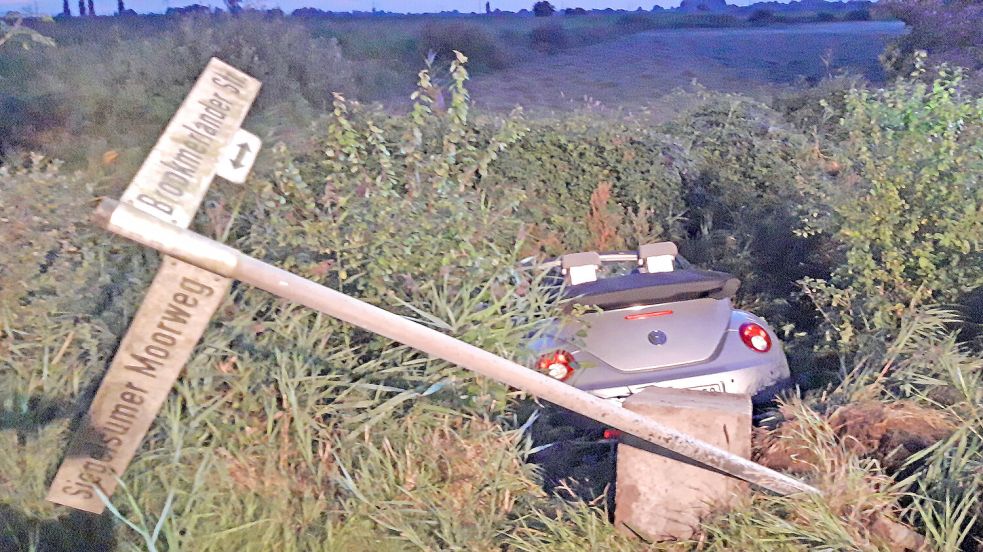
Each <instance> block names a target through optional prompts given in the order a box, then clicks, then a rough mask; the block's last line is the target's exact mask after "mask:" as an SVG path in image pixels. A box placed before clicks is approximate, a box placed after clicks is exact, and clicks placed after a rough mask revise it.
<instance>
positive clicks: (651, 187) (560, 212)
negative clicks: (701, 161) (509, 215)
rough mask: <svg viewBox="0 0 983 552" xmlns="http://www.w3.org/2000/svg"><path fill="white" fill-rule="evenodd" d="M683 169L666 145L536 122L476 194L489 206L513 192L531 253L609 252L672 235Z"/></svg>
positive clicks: (576, 125) (637, 134)
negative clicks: (481, 194)
mask: <svg viewBox="0 0 983 552" xmlns="http://www.w3.org/2000/svg"><path fill="white" fill-rule="evenodd" d="M683 163H684V160H683V154H682V151H681V150H680V147H679V146H678V145H677V144H676V143H674V142H673V141H672V139H670V138H668V137H666V136H664V135H661V134H659V133H657V132H654V131H652V130H651V129H647V128H645V127H643V126H641V125H640V124H639V123H638V122H633V121H631V120H625V121H616V120H612V119H606V118H602V117H598V116H596V115H589V114H586V115H582V116H574V117H567V118H565V119H562V120H540V121H536V122H535V123H534V124H533V125H532V128H531V130H530V132H528V133H527V134H526V135H525V136H524V137H523V138H522V139H521V140H520V141H519V142H518V143H517V144H516V145H515V147H513V148H510V149H509V150H506V151H505V152H503V154H502V155H501V156H500V157H499V159H498V160H496V161H495V162H494V163H493V164H492V168H493V169H494V170H492V171H491V172H490V173H489V175H488V176H487V177H486V178H483V179H482V180H481V186H482V188H483V189H484V190H485V191H486V193H488V194H489V196H490V197H493V198H496V197H503V198H504V197H505V196H508V195H511V194H515V193H516V190H521V192H520V193H521V194H522V199H521V201H520V202H519V204H518V216H519V217H520V218H521V219H522V220H523V221H524V222H525V223H526V225H527V228H526V232H527V233H528V235H529V237H530V239H531V243H530V246H531V250H538V251H542V252H544V253H547V254H560V253H563V252H569V251H584V250H589V249H597V250H610V249H618V248H621V247H633V246H637V245H638V244H640V243H647V242H651V241H657V240H659V239H668V238H669V237H671V236H673V235H675V230H676V228H677V219H678V217H679V215H680V214H681V213H682V210H683V203H682V195H681V194H682V188H681V182H682V175H681V171H683V170H685V169H684V168H683V166H684V165H682V164H683Z"/></svg>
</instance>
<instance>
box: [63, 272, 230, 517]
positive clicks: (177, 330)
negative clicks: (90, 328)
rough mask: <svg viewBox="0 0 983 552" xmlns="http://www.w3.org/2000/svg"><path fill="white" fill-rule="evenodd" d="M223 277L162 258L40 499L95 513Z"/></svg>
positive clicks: (220, 293)
mask: <svg viewBox="0 0 983 552" xmlns="http://www.w3.org/2000/svg"><path fill="white" fill-rule="evenodd" d="M230 283H231V281H230V280H229V279H228V278H224V277H222V276H219V275H217V274H213V273H211V272H208V271H207V270H203V269H200V268H197V267H195V266H191V265H189V264H187V263H184V262H182V261H178V260H177V259H174V258H172V257H165V258H164V262H163V264H162V265H161V267H160V270H159V271H158V272H157V276H156V278H154V281H153V284H151V286H150V288H149V289H148V291H147V295H146V297H145V298H144V300H143V303H142V304H141V305H140V309H139V310H138V311H137V314H136V316H135V317H134V319H133V323H132V324H131V325H130V329H129V330H128V331H127V333H126V337H124V338H123V341H122V342H121V343H120V347H119V351H118V352H117V353H116V356H115V357H114V358H113V362H112V364H111V365H110V367H109V371H107V372H106V376H105V377H104V378H103V380H102V383H101V384H100V385H99V390H98V391H97V392H96V395H95V397H94V398H93V400H92V405H91V406H90V408H89V413H88V415H87V416H86V418H85V419H84V420H83V422H82V427H81V428H80V429H79V430H78V431H77V432H76V434H75V438H74V439H73V440H72V443H71V444H70V445H69V448H68V452H67V453H66V455H65V460H64V461H63V462H62V464H61V467H60V468H58V473H57V474H56V475H55V479H54V482H53V483H52V485H51V487H50V488H49V489H48V497H47V499H48V500H49V501H51V502H55V503H57V504H62V505H65V506H71V507H72V508H77V509H79V510H85V511H88V512H94V513H100V512H102V511H103V508H104V507H105V506H104V504H103V502H102V500H101V499H100V498H99V496H98V495H97V494H96V492H95V488H97V487H98V488H99V489H100V490H101V491H102V492H103V494H105V495H106V496H112V494H113V490H115V488H116V478H117V477H119V476H121V475H122V474H123V471H124V470H125V469H126V466H127V465H128V464H129V463H130V460H132V459H133V455H134V454H135V453H136V451H137V449H138V448H139V447H140V443H141V442H142V441H143V437H144V436H145V435H146V434H147V431H149V429H150V426H151V424H152V423H153V421H154V418H155V417H156V416H157V413H158V412H159V411H160V408H161V406H162V405H163V404H164V401H165V400H166V399H167V395H168V394H169V393H170V391H171V387H172V386H173V385H174V382H175V380H177V377H178V374H180V373H181V369H182V368H184V364H185V363H186V362H187V361H188V358H189V357H190V356H191V353H192V351H193V350H194V347H195V344H196V343H197V342H198V339H199V338H200V337H201V334H202V333H203V332H204V331H205V327H206V326H208V323H209V321H210V320H211V319H212V315H213V314H214V313H215V310H216V309H218V307H219V305H221V304H222V301H223V300H224V299H225V297H226V295H227V292H228V290H229V285H230Z"/></svg>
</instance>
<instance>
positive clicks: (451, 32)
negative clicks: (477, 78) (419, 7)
mask: <svg viewBox="0 0 983 552" xmlns="http://www.w3.org/2000/svg"><path fill="white" fill-rule="evenodd" d="M455 50H457V51H460V52H467V54H468V58H469V59H470V60H471V63H472V65H474V66H475V67H477V68H478V69H502V68H503V67H505V66H506V65H508V55H507V53H506V51H505V49H504V48H502V46H501V45H499V43H498V41H497V39H496V38H495V37H494V36H492V34H491V33H490V32H488V31H487V30H486V29H485V28H484V27H482V26H480V25H476V24H474V23H465V22H461V21H430V22H427V23H426V24H425V25H423V27H422V28H421V29H420V34H419V39H418V46H417V51H418V54H419V55H420V57H421V58H423V57H426V56H427V55H428V54H429V53H430V52H433V53H434V54H436V56H437V59H438V60H439V61H441V62H443V63H450V62H451V61H453V60H454V51H455Z"/></svg>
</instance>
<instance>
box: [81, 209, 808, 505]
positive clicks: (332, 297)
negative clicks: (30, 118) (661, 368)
mask: <svg viewBox="0 0 983 552" xmlns="http://www.w3.org/2000/svg"><path fill="white" fill-rule="evenodd" d="M93 218H94V220H95V222H96V223H97V224H99V225H100V226H102V227H103V228H105V229H107V230H109V231H111V232H114V233H116V234H119V235H121V236H124V237H126V238H129V239H131V240H134V241H136V242H138V243H140V244H142V245H145V246H148V247H152V248H154V249H157V250H159V251H161V252H162V253H165V254H167V255H171V256H173V257H175V258H178V259H181V260H182V261H185V262H187V263H189V264H192V265H195V266H197V267H200V268H202V269H204V270H207V271H209V272H213V273H215V274H219V275H221V276H224V277H227V278H234V279H237V280H240V281H242V282H244V283H247V284H250V285H253V286H256V287H258V288H260V289H263V290H266V291H268V292H270V293H272V294H274V295H277V296H280V297H283V298H285V299H288V300H290V301H293V302H295V303H298V304H301V305H304V306H306V307H309V308H312V309H314V310H317V311H320V312H323V313H325V314H328V315H330V316H333V317H335V318H338V319H341V320H344V321H346V322H349V323H351V324H354V325H356V326H359V327H361V328H364V329H366V330H369V331H371V332H374V333H377V334H380V335H383V336H385V337H388V338H390V339H393V340H395V341H398V342H400V343H404V344H406V345H409V346H411V347H413V348H416V349H419V350H421V351H423V352H425V353H427V354H429V355H431V356H434V357H437V358H441V359H444V360H446V361H448V362H452V363H454V364H457V365H459V366H462V367H464V368H467V369H469V370H473V371H475V372H477V373H479V374H482V375H484V376H487V377H490V378H493V379H495V380H498V381H500V382H502V383H505V384H508V385H510V386H512V387H515V388H518V389H521V390H523V391H526V392H529V393H531V394H533V395H536V396H538V397H541V398H543V399H545V400H548V401H550V402H552V403H554V404H557V405H560V406H562V407H565V408H568V409H570V410H572V411H574V412H579V413H580V414H584V415H586V416H589V417H591V418H593V419H595V420H597V421H599V422H601V423H603V424H605V425H608V426H611V427H615V428H617V429H620V430H622V431H625V432H628V433H630V434H632V435H635V436H637V437H639V438H641V439H644V440H645V441H648V442H650V443H653V444H655V445H658V446H661V447H664V448H666V449H668V450H670V451H673V452H676V453H678V454H682V455H684V456H687V457H689V458H692V459H693V460H696V461H698V462H701V463H703V464H705V465H707V466H711V467H713V468H717V469H719V470H721V471H724V472H726V473H728V474H731V475H733V476H736V477H739V478H741V479H744V480H746V481H748V482H751V483H754V484H755V485H758V486H760V487H763V488H765V489H768V490H771V491H773V492H776V493H779V494H791V493H797V492H804V493H816V494H818V493H819V490H818V489H816V488H815V487H812V486H810V485H807V484H805V483H803V482H801V481H798V480H796V479H794V478H791V477H789V476H787V475H784V474H781V473H779V472H776V471H774V470H771V469H768V468H766V467H764V466H762V465H760V464H757V463H755V462H752V461H750V460H747V459H745V458H742V457H740V456H737V455H734V454H731V453H729V452H727V451H725V450H722V449H720V448H717V447H714V446H712V445H710V444H708V443H705V442H703V441H700V440H698V439H695V438H693V437H691V436H689V435H686V434H684V433H680V432H678V431H676V430H674V429H672V428H669V427H666V426H664V425H662V424H659V423H657V422H655V421H653V420H651V419H648V418H646V417H644V416H640V415H638V414H635V413H633V412H631V411H629V410H627V409H624V408H622V407H620V406H617V405H614V404H612V403H610V402H608V401H605V400H604V399H601V398H599V397H596V396H594V395H591V394H589V393H586V392H584V391H581V390H579V389H576V388H574V387H571V386H569V385H566V384H564V383H561V382H559V381H556V380H554V379H552V378H550V377H547V376H545V375H543V374H540V373H538V372H536V371H534V370H530V369H528V368H525V367H523V366H520V365H518V364H516V363H514V362H512V361H509V360H507V359H504V358H501V357H499V356H496V355H494V354H492V353H489V352H488V351H485V350H482V349H479V348H478V347H475V346H473V345H469V344H467V343H465V342H463V341H460V340H458V339H455V338H453V337H451V336H448V335H445V334H442V333H440V332H438V331H436V330H433V329H431V328H428V327H426V326H423V325H420V324H417V323H415V322H412V321H410V320H407V319H406V318H403V317H401V316H398V315H396V314H393V313H391V312H389V311H386V310H383V309H381V308H379V307H375V306H373V305H370V304H368V303H365V302H363V301H360V300H358V299H355V298H353V297H349V296H348V295H345V294H343V293H341V292H338V291H336V290H333V289H330V288H327V287H324V286H321V285H319V284H317V283H314V282H312V281H310V280H307V279H305V278H302V277H300V276H297V275H295V274H292V273H290V272H287V271H285V270H282V269H280V268H277V267H275V266H273V265H270V264H267V263H264V262H263V261H260V260H258V259H255V258H253V257H250V256H247V255H245V254H243V253H241V252H240V251H238V250H236V249H233V248H231V247H228V246H226V245H224V244H221V243H219V242H216V241H214V240H210V239H208V238H206V237H204V236H202V235H199V234H196V233H194V232H191V231H189V230H186V229H184V228H180V227H178V226H174V225H172V224H168V223H167V222H165V221H162V220H160V219H157V218H154V217H151V216H148V215H147V214H146V213H143V212H141V211H139V210H138V209H134V208H133V207H131V206H129V205H126V204H122V203H119V202H117V201H115V200H111V199H105V200H103V202H102V203H101V204H100V205H99V207H98V209H97V210H96V213H95V215H94V217H93Z"/></svg>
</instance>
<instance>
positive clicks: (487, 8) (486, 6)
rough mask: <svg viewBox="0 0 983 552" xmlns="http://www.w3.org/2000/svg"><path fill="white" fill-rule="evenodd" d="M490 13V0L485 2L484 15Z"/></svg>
mask: <svg viewBox="0 0 983 552" xmlns="http://www.w3.org/2000/svg"><path fill="white" fill-rule="evenodd" d="M490 14H491V2H485V15H490Z"/></svg>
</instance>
